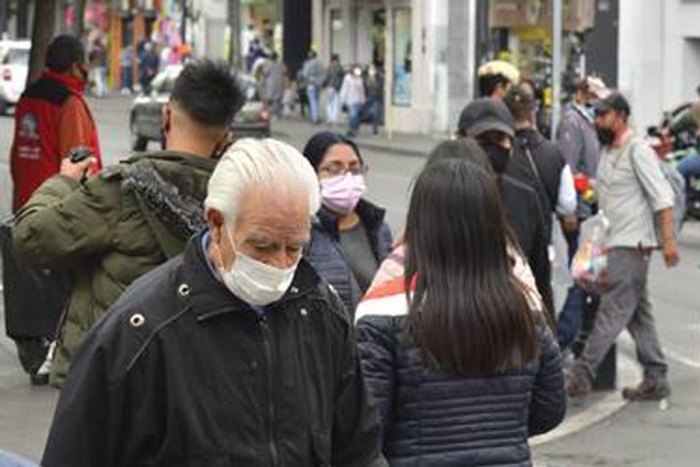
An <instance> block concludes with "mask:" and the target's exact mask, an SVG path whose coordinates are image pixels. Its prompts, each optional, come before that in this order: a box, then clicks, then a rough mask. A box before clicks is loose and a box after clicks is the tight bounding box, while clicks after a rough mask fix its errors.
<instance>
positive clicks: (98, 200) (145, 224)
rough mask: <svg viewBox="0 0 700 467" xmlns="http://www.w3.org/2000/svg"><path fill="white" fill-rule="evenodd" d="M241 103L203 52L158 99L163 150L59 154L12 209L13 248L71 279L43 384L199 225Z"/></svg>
mask: <svg viewBox="0 0 700 467" xmlns="http://www.w3.org/2000/svg"><path fill="white" fill-rule="evenodd" d="M243 103H244V97H243V94H242V91H241V90H240V88H239V87H238V84H237V81H236V78H235V77H234V76H233V75H231V73H230V72H229V71H228V68H227V67H226V66H225V65H218V64H215V63H212V62H209V61H203V62H199V63H192V64H190V65H188V66H186V67H185V68H184V69H183V71H182V72H181V74H180V76H179V77H178V78H177V80H176V82H175V86H174V90H173V92H172V95H171V97H170V101H169V102H168V103H167V104H166V105H165V106H164V107H163V111H162V115H163V117H162V121H163V132H164V134H165V141H166V150H164V151H156V152H152V153H145V154H141V155H137V156H134V157H132V158H131V159H129V160H127V161H125V162H123V163H121V164H119V165H116V166H113V167H109V168H107V169H105V170H104V171H102V172H101V173H100V174H99V175H98V176H94V177H92V178H90V179H89V180H88V181H87V182H86V183H84V184H81V182H80V180H81V178H82V177H83V174H84V172H85V170H86V168H87V165H88V164H89V162H88V161H84V162H80V163H77V164H74V163H71V161H70V160H64V161H63V163H62V165H61V173H60V174H59V175H56V176H55V177H53V178H50V179H49V180H47V181H46V182H45V183H44V184H43V185H42V186H41V187H40V188H39V189H38V190H37V191H36V193H35V194H34V195H33V196H32V198H31V199H30V200H29V202H28V203H27V204H26V205H25V206H24V208H23V209H22V210H21V211H19V212H18V213H17V223H16V225H15V227H14V229H13V237H14V241H15V243H16V245H17V248H18V249H19V250H20V251H21V252H22V253H23V254H25V256H26V257H27V258H28V259H29V260H30V261H31V262H32V263H33V264H34V265H35V266H37V267H62V268H70V270H71V271H72V272H73V273H74V276H75V280H74V286H73V290H72V293H71V298H70V301H69V305H68V308H67V310H66V311H65V316H64V318H63V320H62V322H61V326H60V328H59V330H58V337H57V345H56V352H55V355H54V359H53V366H52V370H51V384H52V385H54V386H60V385H61V384H62V382H63V379H64V378H65V376H66V374H67V372H68V368H69V366H70V363H71V360H72V358H73V356H74V355H75V352H76V351H77V349H78V348H79V346H80V344H81V343H82V340H83V338H84V336H85V334H87V332H88V331H89V330H90V328H91V327H92V325H93V324H94V323H95V322H96V321H97V320H98V319H99V318H100V317H101V316H102V315H103V314H104V313H105V311H106V310H107V309H108V308H109V307H110V306H111V305H112V304H113V303H114V302H115V301H116V300H117V298H118V297H119V295H121V293H122V292H123V291H124V290H125V289H126V287H127V286H128V285H129V284H131V282H132V281H133V280H134V279H136V278H137V277H139V276H141V275H143V274H144V273H146V272H148V271H150V270H151V269H153V268H154V267H156V266H158V265H159V264H161V263H163V262H164V261H165V260H167V259H169V258H171V257H174V256H176V255H177V254H178V253H180V251H181V250H182V248H183V247H184V244H185V242H186V241H187V240H188V239H189V238H190V236H192V235H193V234H195V233H196V232H198V231H199V230H200V229H201V228H202V227H203V221H202V219H203V217H202V202H203V200H204V197H205V195H206V185H207V182H208V180H209V176H210V175H211V172H212V171H213V169H214V166H215V164H216V161H215V160H213V159H212V158H211V157H210V156H211V155H212V154H218V153H220V151H221V150H222V149H224V148H225V147H226V146H227V145H228V144H229V139H230V136H231V135H230V126H231V123H232V121H233V118H234V116H235V114H236V112H237V111H238V110H239V109H240V108H241V106H242V105H243Z"/></svg>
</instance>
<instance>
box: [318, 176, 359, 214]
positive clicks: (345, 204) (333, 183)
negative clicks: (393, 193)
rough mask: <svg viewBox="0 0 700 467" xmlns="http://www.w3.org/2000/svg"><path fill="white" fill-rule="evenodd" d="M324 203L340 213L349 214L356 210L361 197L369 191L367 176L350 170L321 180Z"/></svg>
mask: <svg viewBox="0 0 700 467" xmlns="http://www.w3.org/2000/svg"><path fill="white" fill-rule="evenodd" d="M320 184H321V198H322V200H323V205H324V206H326V207H327V208H328V209H330V210H331V211H333V212H337V213H338V214H349V213H351V212H352V211H354V210H355V207H356V206H357V203H359V202H360V198H362V195H364V194H365V191H367V187H366V186H365V177H363V176H362V175H353V174H351V173H350V172H348V173H346V174H345V175H339V176H337V177H333V178H324V179H322V180H320Z"/></svg>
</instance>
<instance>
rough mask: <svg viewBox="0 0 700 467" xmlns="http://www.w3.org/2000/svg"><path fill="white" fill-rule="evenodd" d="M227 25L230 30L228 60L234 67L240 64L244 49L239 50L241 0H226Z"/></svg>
mask: <svg viewBox="0 0 700 467" xmlns="http://www.w3.org/2000/svg"><path fill="white" fill-rule="evenodd" d="M228 27H229V30H230V31H231V37H230V38H229V40H230V43H229V57H228V59H229V62H230V63H231V65H233V66H234V67H236V68H238V67H239V66H240V67H241V68H245V67H244V66H241V57H242V56H243V53H245V51H243V50H241V1H240V0H228Z"/></svg>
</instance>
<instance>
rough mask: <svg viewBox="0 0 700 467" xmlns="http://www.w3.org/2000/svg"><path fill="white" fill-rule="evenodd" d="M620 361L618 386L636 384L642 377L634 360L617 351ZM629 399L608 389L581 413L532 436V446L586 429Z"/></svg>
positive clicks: (618, 408) (616, 409) (625, 403)
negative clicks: (543, 432)
mask: <svg viewBox="0 0 700 467" xmlns="http://www.w3.org/2000/svg"><path fill="white" fill-rule="evenodd" d="M617 363H618V378H617V382H618V384H617V386H618V388H623V387H626V386H635V385H636V384H637V382H639V380H640V379H641V376H640V371H639V369H638V368H637V366H636V365H635V363H634V361H633V360H632V359H631V358H630V357H628V356H627V355H624V354H623V353H622V352H618V353H617ZM627 403H628V401H626V400H625V399H623V398H622V395H621V394H620V390H619V389H615V390H613V391H608V393H607V394H605V396H603V397H602V398H601V399H600V400H599V401H597V402H595V403H593V404H592V405H591V406H590V407H586V408H585V409H584V410H583V411H582V412H581V413H578V414H576V415H573V416H572V417H567V418H566V419H564V421H563V422H562V424H561V425H559V426H558V427H557V428H555V429H554V430H552V431H550V432H549V433H545V434H543V435H540V436H534V437H532V438H530V441H529V443H530V447H536V446H542V445H544V444H547V443H551V442H552V441H556V440H559V439H562V438H564V437H567V436H570V435H572V434H574V433H577V432H579V431H582V430H585V429H587V428H589V427H591V426H593V425H595V424H597V423H600V422H601V421H603V420H605V419H606V418H609V417H611V416H612V415H614V414H615V413H617V412H618V411H619V410H621V409H622V408H623V407H625V406H626V405H627Z"/></svg>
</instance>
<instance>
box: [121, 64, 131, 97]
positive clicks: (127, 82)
mask: <svg viewBox="0 0 700 467" xmlns="http://www.w3.org/2000/svg"><path fill="white" fill-rule="evenodd" d="M122 89H128V90H129V91H132V90H133V79H132V69H131V67H130V66H123V67H122Z"/></svg>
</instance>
